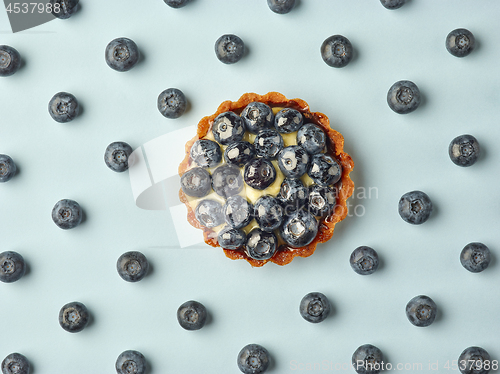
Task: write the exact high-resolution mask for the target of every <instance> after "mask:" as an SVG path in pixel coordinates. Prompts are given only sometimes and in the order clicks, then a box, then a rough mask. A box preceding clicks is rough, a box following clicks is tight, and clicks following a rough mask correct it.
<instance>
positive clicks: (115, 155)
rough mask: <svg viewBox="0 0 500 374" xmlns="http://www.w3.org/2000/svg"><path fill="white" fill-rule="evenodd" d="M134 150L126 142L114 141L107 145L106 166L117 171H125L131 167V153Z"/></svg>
mask: <svg viewBox="0 0 500 374" xmlns="http://www.w3.org/2000/svg"><path fill="white" fill-rule="evenodd" d="M132 152H133V150H132V147H131V146H130V145H128V144H127V143H125V142H114V143H111V144H110V145H108V146H107V148H106V151H105V152H104V162H105V163H106V166H107V167H108V168H110V169H111V170H113V171H116V172H117V173H121V172H124V171H125V170H127V169H128V168H129V166H130V165H129V160H130V155H131V154H132Z"/></svg>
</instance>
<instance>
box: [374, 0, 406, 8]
mask: <svg viewBox="0 0 500 374" xmlns="http://www.w3.org/2000/svg"><path fill="white" fill-rule="evenodd" d="M380 2H381V3H382V5H383V6H384V7H386V8H387V9H391V10H393V9H398V8H401V7H402V6H403V5H405V3H406V0H380Z"/></svg>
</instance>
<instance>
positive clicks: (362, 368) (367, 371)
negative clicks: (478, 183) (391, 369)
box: [351, 344, 384, 374]
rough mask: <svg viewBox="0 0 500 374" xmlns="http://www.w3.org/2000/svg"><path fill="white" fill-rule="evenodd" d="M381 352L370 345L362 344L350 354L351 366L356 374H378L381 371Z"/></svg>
mask: <svg viewBox="0 0 500 374" xmlns="http://www.w3.org/2000/svg"><path fill="white" fill-rule="evenodd" d="M383 359H384V358H383V356H382V351H381V350H380V349H378V348H377V347H375V346H374V345H371V344H363V345H362V346H360V347H358V349H356V350H355V351H354V353H353V354H352V360H351V361H352V366H353V368H354V370H355V371H356V373H358V374H378V373H380V370H381V369H382V362H383Z"/></svg>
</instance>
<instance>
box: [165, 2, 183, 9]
mask: <svg viewBox="0 0 500 374" xmlns="http://www.w3.org/2000/svg"><path fill="white" fill-rule="evenodd" d="M163 1H165V4H167V5H168V6H169V7H171V8H176V9H177V8H182V7H183V6H185V5H186V4H187V3H188V1H189V0H163Z"/></svg>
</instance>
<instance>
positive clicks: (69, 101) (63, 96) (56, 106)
mask: <svg viewBox="0 0 500 374" xmlns="http://www.w3.org/2000/svg"><path fill="white" fill-rule="evenodd" d="M78 113H80V105H79V104H78V100H77V99H76V97H74V96H73V95H72V94H70V93H67V92H59V93H56V94H55V95H54V96H53V97H52V99H50V101H49V114H50V116H51V117H52V118H53V119H54V121H57V122H59V123H66V122H70V121H72V120H74V119H75V117H76V116H78Z"/></svg>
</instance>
